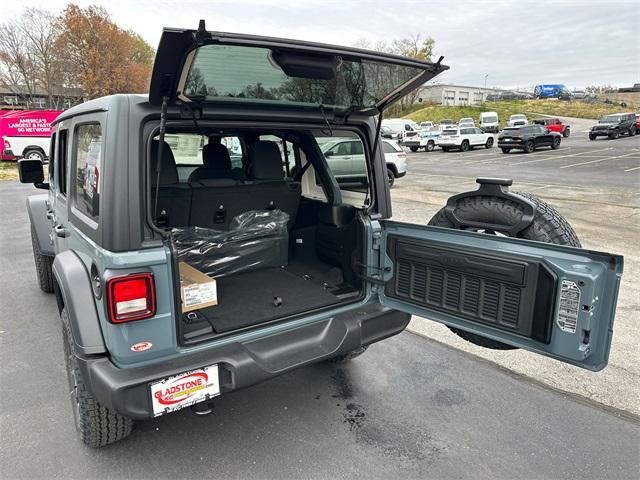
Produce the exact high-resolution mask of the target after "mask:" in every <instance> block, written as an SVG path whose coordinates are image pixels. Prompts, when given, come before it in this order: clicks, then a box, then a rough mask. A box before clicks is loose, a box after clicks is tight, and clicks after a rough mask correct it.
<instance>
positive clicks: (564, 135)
mask: <svg viewBox="0 0 640 480" xmlns="http://www.w3.org/2000/svg"><path fill="white" fill-rule="evenodd" d="M569 135H571V129H570V128H569V127H567V128H565V129H564V131H563V132H562V136H563V137H564V138H567V137H568V136H569Z"/></svg>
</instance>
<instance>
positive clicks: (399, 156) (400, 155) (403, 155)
mask: <svg viewBox="0 0 640 480" xmlns="http://www.w3.org/2000/svg"><path fill="white" fill-rule="evenodd" d="M398 158H407V154H406V153H404V152H402V153H399V154H398Z"/></svg>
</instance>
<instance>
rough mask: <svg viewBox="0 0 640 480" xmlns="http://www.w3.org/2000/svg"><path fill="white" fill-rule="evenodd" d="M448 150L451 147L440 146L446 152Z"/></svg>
mask: <svg viewBox="0 0 640 480" xmlns="http://www.w3.org/2000/svg"><path fill="white" fill-rule="evenodd" d="M449 150H451V147H442V151H443V152H448V151H449Z"/></svg>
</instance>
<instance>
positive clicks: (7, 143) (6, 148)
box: [3, 138, 11, 150]
mask: <svg viewBox="0 0 640 480" xmlns="http://www.w3.org/2000/svg"><path fill="white" fill-rule="evenodd" d="M3 140H4V149H5V150H11V143H9V140H7V139H6V138H4V139H3Z"/></svg>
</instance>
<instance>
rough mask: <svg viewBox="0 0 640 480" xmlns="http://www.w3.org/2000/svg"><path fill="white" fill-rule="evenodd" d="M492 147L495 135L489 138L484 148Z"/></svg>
mask: <svg viewBox="0 0 640 480" xmlns="http://www.w3.org/2000/svg"><path fill="white" fill-rule="evenodd" d="M491 147H493V137H489V138H487V143H485V144H484V148H491Z"/></svg>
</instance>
